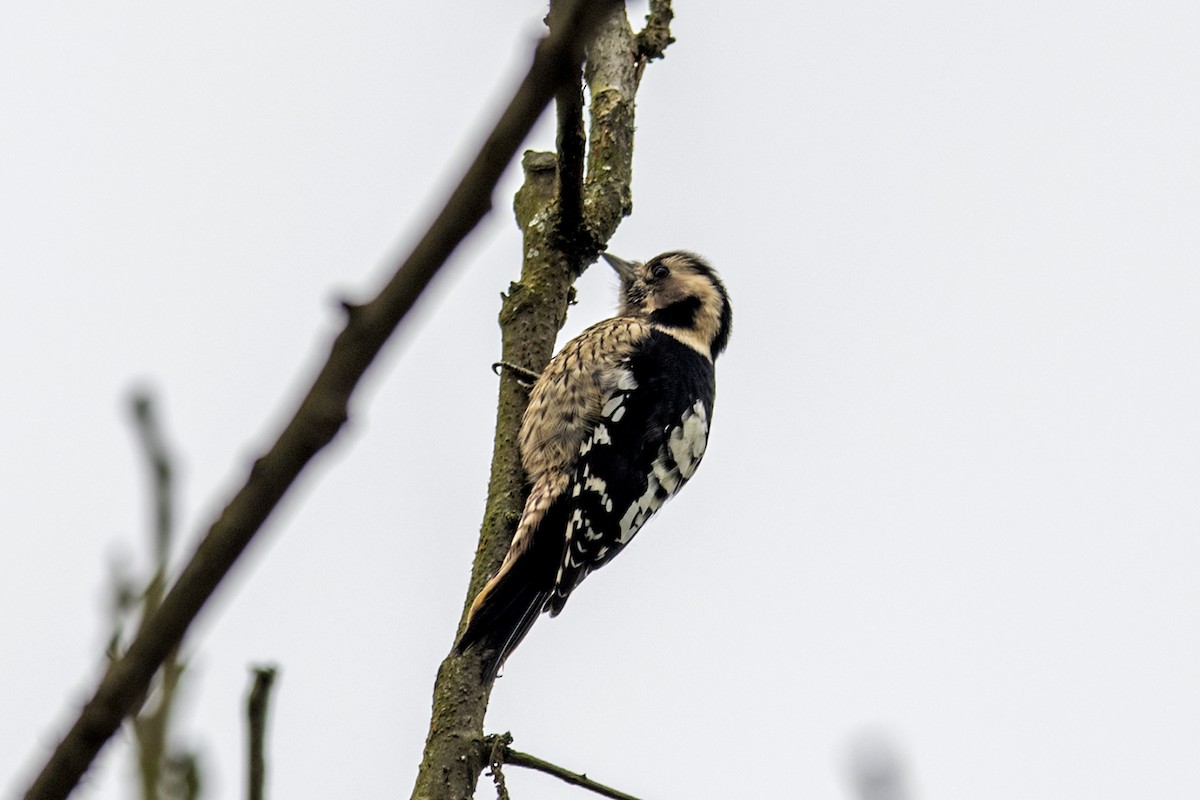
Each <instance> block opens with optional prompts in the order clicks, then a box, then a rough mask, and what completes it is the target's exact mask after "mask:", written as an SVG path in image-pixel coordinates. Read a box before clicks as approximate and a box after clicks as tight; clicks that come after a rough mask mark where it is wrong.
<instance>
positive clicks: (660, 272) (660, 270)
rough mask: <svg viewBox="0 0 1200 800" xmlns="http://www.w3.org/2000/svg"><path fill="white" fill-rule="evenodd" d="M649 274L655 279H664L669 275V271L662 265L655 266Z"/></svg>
mask: <svg viewBox="0 0 1200 800" xmlns="http://www.w3.org/2000/svg"><path fill="white" fill-rule="evenodd" d="M650 274H651V275H653V276H654V277H656V278H665V277H667V276H668V275H670V274H671V270H669V269H667V268H666V267H664V266H663V265H662V264H655V265H654V269H652V270H650Z"/></svg>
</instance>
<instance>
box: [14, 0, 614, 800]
mask: <svg viewBox="0 0 1200 800" xmlns="http://www.w3.org/2000/svg"><path fill="white" fill-rule="evenodd" d="M613 7H614V2H613V0H607V1H606V2H588V1H587V0H578V1H577V2H574V3H572V4H571V5H570V6H569V7H568V8H567V9H565V10H564V13H566V14H567V17H568V19H569V23H567V24H564V25H563V26H562V27H561V28H560V29H559V30H557V31H552V32H551V34H550V35H549V36H547V37H546V38H545V39H544V40H542V42H541V43H540V44H539V45H538V48H537V51H536V53H535V54H534V60H533V65H532V66H531V67H530V70H529V73H528V74H527V75H526V76H525V79H524V80H523V81H522V82H521V85H520V87H519V88H518V89H517V92H516V94H515V95H514V96H513V98H512V100H511V101H510V103H509V105H508V107H507V109H506V110H505V111H504V113H503V115H502V116H501V117H500V120H499V122H497V123H496V126H495V128H494V129H493V130H492V132H491V134H490V135H489V136H488V138H487V140H486V141H485V142H484V144H483V146H482V148H481V149H480V151H479V153H478V155H477V156H476V157H475V159H474V161H473V162H472V163H471V165H470V166H469V167H468V169H467V171H466V173H465V175H464V176H463V178H462V180H461V181H460V182H459V184H458V186H457V188H456V189H455V190H454V192H453V193H452V194H451V195H450V198H449V200H448V201H447V202H446V204H445V206H444V208H443V209H442V211H441V213H440V214H439V215H438V217H437V219H435V220H434V222H433V224H432V225H431V226H430V227H429V230H428V231H426V233H425V235H424V236H423V237H422V238H421V240H420V242H418V244H417V245H416V247H415V248H414V249H413V251H412V253H411V255H409V257H408V258H407V259H406V260H405V261H404V263H403V264H402V265H401V266H400V268H399V269H398V270H396V272H395V274H394V275H393V276H392V278H391V279H390V280H389V281H388V283H387V285H386V286H385V287H384V288H383V290H382V291H381V292H380V293H379V295H378V296H377V297H376V298H375V299H374V300H372V301H371V302H369V303H367V304H366V305H361V306H354V305H351V306H349V308H348V309H347V320H346V325H345V328H344V329H343V330H342V332H341V333H340V334H339V335H338V336H337V338H336V339H335V340H334V343H333V347H332V350H331V352H330V354H329V357H328V359H327V360H326V362H325V365H324V366H323V367H322V369H321V372H320V374H319V375H318V376H317V378H316V380H315V382H314V383H313V385H312V387H311V388H310V389H309V391H308V394H307V395H306V396H305V397H304V399H303V400H302V401H301V403H300V407H299V408H298V409H297V411H296V412H295V414H294V416H293V417H292V419H291V421H290V422H288V424H287V426H286V427H285V429H284V430H283V432H282V433H281V434H280V436H279V438H278V440H277V441H276V442H275V444H273V445H272V446H271V449H270V450H269V451H268V452H267V453H266V454H265V455H264V456H262V457H261V458H259V459H258V461H256V462H255V464H254V467H253V469H252V470H251V472H250V475H249V477H248V479H247V480H246V483H245V485H244V486H243V487H242V488H241V489H240V490H239V491H238V493H237V494H236V495H235V496H234V498H233V500H232V501H231V502H230V503H229V505H228V506H227V507H226V508H225V510H224V512H223V513H222V514H221V516H220V517H219V518H218V519H217V521H216V522H215V523H214V524H213V526H212V528H210V529H209V531H208V534H207V535H206V536H205V538H204V540H203V541H202V542H201V543H200V545H199V547H198V548H197V550H196V552H195V554H194V555H193V556H192V559H191V561H189V562H188V564H187V566H185V567H184V569H183V572H182V573H181V574H180V576H179V579H178V581H177V582H176V583H175V585H174V586H173V587H172V589H171V591H170V592H169V593H168V594H167V596H166V597H165V598H164V599H163V603H162V606H161V607H160V608H159V610H158V612H157V613H155V614H154V616H153V617H152V618H151V619H150V620H148V622H147V624H146V626H145V627H144V628H143V630H142V631H140V632H139V634H138V636H137V638H136V639H135V640H134V642H133V643H132V644H131V645H130V647H129V649H128V650H127V651H126V653H125V655H124V656H122V657H121V658H120V659H119V660H118V661H117V662H116V663H114V664H112V665H111V667H110V668H109V670H108V672H107V674H106V675H105V676H104V678H103V679H102V680H101V682H100V685H99V686H98V687H97V689H96V692H95V694H94V695H93V697H92V699H91V700H90V701H89V702H88V703H87V705H86V706H84V708H83V711H82V712H81V713H80V715H79V717H78V719H77V720H76V721H75V723H74V724H73V725H72V727H71V729H70V730H69V731H68V732H67V734H66V736H65V737H64V738H63V740H62V742H60V743H59V745H58V747H57V748H55V750H54V753H53V754H52V755H51V756H50V758H49V759H48V760H47V762H46V764H45V766H44V767H43V768H42V770H41V772H40V774H39V775H38V777H37V778H36V779H35V781H34V782H33V784H32V785H31V786H30V788H29V790H28V791H27V792H26V795H25V797H26V800H51V798H65V797H66V796H67V795H68V794H70V792H71V791H72V790H73V789H74V788H75V786H76V784H78V782H79V779H80V778H81V777H82V776H83V773H84V771H85V770H86V769H87V768H88V766H89V765H90V764H91V763H92V761H93V759H95V757H96V754H97V753H99V751H100V748H102V747H103V746H104V745H105V743H106V742H108V740H109V738H111V737H112V735H113V733H114V732H115V731H116V730H117V728H118V726H119V725H120V724H121V720H122V719H124V718H125V716H126V715H127V714H128V713H129V712H130V710H131V708H132V706H133V704H134V702H135V700H136V699H137V698H138V697H139V696H142V695H143V693H144V692H145V691H146V687H147V686H148V685H149V683H150V680H151V678H152V677H153V675H154V672H155V670H156V669H158V667H159V665H160V664H162V663H163V661H164V660H165V659H166V658H167V656H168V654H169V653H170V652H171V650H172V649H173V648H174V647H176V646H177V645H178V644H179V642H180V640H181V639H182V638H183V634H184V633H185V632H186V631H187V629H188V627H189V626H190V625H191V623H192V621H193V620H194V619H195V618H196V615H197V614H198V613H199V612H200V609H201V608H202V607H203V606H204V604H205V603H206V602H207V601H208V598H209V597H210V596H211V595H212V593H213V591H214V590H215V589H216V587H217V585H218V584H220V582H221V581H222V580H223V579H224V577H225V575H226V574H227V573H228V572H229V570H230V568H231V567H232V566H233V564H234V562H236V561H237V559H238V557H239V556H240V555H241V553H242V551H243V550H245V548H246V546H247V545H248V544H249V543H250V541H251V539H252V538H253V537H254V535H255V533H257V532H258V530H259V528H261V527H262V525H263V523H264V522H266V520H267V518H268V517H269V516H270V514H271V512H272V511H273V510H274V508H275V506H276V505H277V504H278V503H279V501H280V500H281V499H282V497H283V495H284V493H285V492H287V490H288V488H289V487H290V486H291V485H292V483H293V482H294V481H295V480H296V478H297V477H298V476H299V475H300V473H301V471H302V470H303V469H304V467H305V466H307V465H308V463H309V462H310V461H311V460H312V458H313V456H315V455H316V454H317V453H318V452H319V451H320V450H321V449H322V448H323V447H325V446H326V445H327V444H329V442H330V441H332V440H333V438H334V436H336V435H337V433H338V431H339V430H340V429H341V427H342V425H343V424H344V423H345V421H346V419H347V407H348V403H349V399H350V396H351V394H352V393H353V392H354V389H355V387H356V386H357V384H358V381H359V379H360V378H361V377H362V375H363V373H364V372H365V371H366V370H367V367H369V366H370V364H371V362H372V361H373V360H374V358H375V356H376V355H377V354H378V353H379V350H380V348H382V347H383V345H384V343H385V342H386V341H387V340H388V338H389V337H390V336H391V335H392V333H393V332H394V331H395V329H396V326H397V325H398V324H399V323H400V321H401V320H402V319H403V318H404V317H405V315H406V314H407V313H408V311H409V310H410V309H411V308H412V306H413V304H414V303H415V302H416V301H417V298H418V297H420V296H421V293H422V292H423V291H424V289H425V287H426V286H427V285H428V284H429V281H430V280H431V279H432V278H433V276H434V274H435V273H436V272H437V271H438V269H439V268H440V267H441V265H442V264H443V263H444V262H445V261H446V259H447V258H448V257H449V255H450V254H451V253H452V252H453V251H454V249H455V248H456V247H457V246H458V244H459V243H460V242H461V241H462V240H463V238H464V237H465V236H466V235H467V234H468V233H469V232H470V231H471V230H472V229H473V228H474V227H475V225H476V224H477V223H478V222H479V220H480V219H482V218H483V216H484V215H485V214H487V212H488V211H489V210H490V209H491V197H492V192H493V191H494V189H495V186H496V183H497V181H498V180H499V178H500V176H501V174H502V173H503V171H504V169H505V168H506V167H507V165H508V163H509V161H510V160H511V159H512V157H513V155H514V154H515V153H516V151H517V148H518V147H520V145H521V142H522V141H523V140H524V139H525V137H526V135H528V133H529V131H530V129H531V128H532V127H533V124H534V123H535V122H536V121H537V119H538V117H539V116H540V115H541V113H542V111H543V110H544V109H545V107H546V105H547V104H548V103H549V102H550V99H551V98H552V97H553V96H554V94H555V92H557V91H558V89H559V87H560V86H561V85H562V82H563V81H564V80H569V79H570V78H571V76H572V75H573V74H574V71H575V70H576V69H577V66H578V64H579V63H580V59H581V58H582V49H583V45H584V43H585V42H586V41H587V39H588V38H589V37H590V36H591V34H592V32H593V31H594V30H595V29H596V26H597V25H598V23H599V21H600V20H601V19H602V18H603V17H604V16H605V15H607V14H608V13H609V12H610V11H611V10H612V8H613Z"/></svg>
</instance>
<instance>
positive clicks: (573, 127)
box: [412, 2, 637, 800]
mask: <svg viewBox="0 0 1200 800" xmlns="http://www.w3.org/2000/svg"><path fill="white" fill-rule="evenodd" d="M559 13H560V11H559V9H558V3H557V2H556V3H555V8H554V10H553V11H552V13H551V15H550V18H549V22H550V25H551V35H552V36H553V35H554V29H555V26H556V25H557V24H558V21H559V19H560V18H559V16H558V14H559ZM636 63H637V42H636V41H635V40H634V37H633V32H632V31H631V29H630V27H629V22H628V19H627V18H626V15H625V13H624V10H623V5H622V6H619V7H617V8H616V9H615V10H612V11H611V12H609V13H607V14H606V15H605V18H604V20H603V21H602V22H601V23H600V26H599V31H598V32H597V35H596V38H595V39H594V40H592V43H591V45H590V46H589V47H588V60H587V63H586V66H585V69H584V73H585V76H586V77H587V81H588V86H589V88H590V91H591V96H592V102H591V107H590V111H591V139H590V149H589V150H588V158H587V165H586V171H585V172H578V171H576V170H580V169H581V168H582V167H583V161H582V146H583V142H582V141H581V140H580V136H579V125H580V123H579V122H578V121H577V118H576V115H577V114H578V111H577V110H576V109H577V105H576V104H577V103H578V102H580V101H581V98H580V97H579V95H578V93H577V92H573V91H572V89H571V86H570V85H569V84H567V83H564V86H566V87H567V88H566V90H565V91H563V92H561V93H560V94H559V109H560V111H561V112H562V113H564V114H565V115H566V118H565V119H560V120H559V127H558V131H559V133H558V144H559V151H558V153H557V154H551V153H533V152H529V153H526V154H525V159H524V160H523V162H522V164H523V167H524V170H525V182H524V184H523V185H522V187H521V189H520V190H519V191H518V192H517V195H516V197H515V199H514V203H513V210H514V212H515V214H516V218H517V224H518V225H519V226H520V227H521V230H522V232H523V253H522V266H521V277H520V280H519V281H517V282H514V283H512V284H511V285H510V286H509V290H508V292H507V294H505V295H504V298H503V299H504V302H503V305H502V307H501V310H500V335H501V347H502V351H501V361H503V362H504V363H507V364H513V365H517V366H519V367H521V368H523V369H527V370H531V371H533V372H538V373H540V372H541V370H542V369H543V368H544V367H545V365H546V363H547V362H548V361H549V360H550V356H551V354H552V353H553V349H554V340H555V337H556V335H557V333H558V331H559V329H560V328H561V327H562V325H563V322H564V321H565V320H566V312H567V305H568V301H569V298H570V297H571V292H572V291H573V288H572V283H573V281H574V279H575V278H576V277H577V276H578V275H579V274H580V273H581V272H582V271H583V269H584V268H585V267H586V266H587V265H588V264H589V263H590V262H591V261H593V260H594V259H595V258H596V255H597V253H598V251H599V249H600V248H601V247H602V246H603V244H604V243H605V242H607V241H608V239H609V237H611V236H612V234H613V233H614V232H615V231H616V229H617V225H618V224H619V223H620V221H621V220H622V219H623V218H624V217H625V216H627V215H628V214H629V212H630V210H631V209H632V202H631V199H630V198H631V196H632V195H631V189H630V181H631V179H632V163H633V122H634V117H633V99H634V95H635V94H636V91H637V75H636V73H635V64H636ZM580 177H582V178H583V188H582V190H580V188H579V186H578V184H576V183H575V182H577V181H579V180H580ZM568 181H570V185H569V184H568ZM580 191H581V196H582V197H583V201H582V217H581V219H580V220H579V222H578V224H576V222H575V220H574V219H573V217H572V216H571V215H572V214H573V213H574V211H573V210H572V209H573V206H572V203H573V202H574V200H572V199H570V198H572V197H574V196H575V193H576V192H580ZM572 228H573V229H572ZM527 400H528V394H527V391H526V390H525V389H524V388H523V387H521V386H520V385H519V383H518V381H517V379H516V377H515V376H514V374H513V372H512V371H511V370H506V371H504V373H503V376H502V378H501V381H500V390H499V408H498V410H497V415H496V434H495V440H494V447H493V453H492V471H491V477H490V479H489V482H488V498H487V505H486V508H485V511H484V519H483V524H482V526H481V530H480V537H479V546H478V549H477V550H476V553H475V561H474V564H473V566H472V570H471V580H470V583H469V585H468V589H467V595H466V598H465V600H464V604H463V610H462V615H461V617H460V619H459V626H458V633H459V635H461V633H462V630H463V627H464V626H465V624H466V618H467V610H468V609H469V608H470V604H471V601H472V599H473V598H474V597H475V595H476V594H477V593H478V592H479V590H480V589H481V588H482V587H483V584H484V583H485V582H486V581H487V579H488V578H489V576H491V575H492V574H494V573H495V571H496V569H497V568H498V567H499V565H500V563H501V561H502V560H503V558H504V554H505V553H506V552H507V551H508V547H509V545H510V543H511V542H512V536H513V532H514V530H515V529H516V525H517V522H518V520H519V519H520V516H521V509H522V507H523V505H524V502H525V495H526V492H527V486H526V484H525V474H524V471H523V469H522V467H521V461H520V454H519V452H518V448H517V435H518V431H519V430H520V424H521V416H522V414H523V413H524V411H525V406H526V403H527ZM479 656H480V653H479V652H476V651H468V652H466V653H463V654H462V655H460V656H457V657H455V656H449V657H447V658H446V659H445V660H444V661H443V662H442V664H441V667H440V668H439V670H438V676H437V680H436V682H435V684H434V690H433V713H432V716H431V719H430V726H429V735H428V737H427V738H426V742H425V754H424V757H423V759H422V761H421V768H420V771H419V773H418V775H417V782H416V786H415V787H414V789H413V794H412V797H413V800H450V799H451V798H463V797H470V796H472V795H473V793H474V789H475V784H476V782H477V781H478V779H479V775H480V773H481V772H482V771H483V768H484V767H485V766H486V764H487V758H488V754H487V752H486V751H484V750H481V749H480V743H481V742H482V741H483V718H484V714H485V713H486V711H487V704H488V699H489V696H490V694H491V689H492V687H491V685H490V684H485V683H484V682H483V681H482V678H481V670H480V660H479Z"/></svg>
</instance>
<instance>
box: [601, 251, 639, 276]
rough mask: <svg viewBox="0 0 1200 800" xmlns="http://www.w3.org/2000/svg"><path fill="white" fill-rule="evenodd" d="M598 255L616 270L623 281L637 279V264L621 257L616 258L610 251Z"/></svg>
mask: <svg viewBox="0 0 1200 800" xmlns="http://www.w3.org/2000/svg"><path fill="white" fill-rule="evenodd" d="M600 256H601V257H602V258H603V259H604V260H605V261H607V262H608V265H609V266H610V267H612V268H613V269H615V270H616V271H617V274H618V275H620V276H621V280H623V281H633V280H636V279H637V268H638V265H637V264H635V263H633V262H630V261H626V260H625V259H623V258H617V257H616V256H614V255H612V254H610V253H601V254H600Z"/></svg>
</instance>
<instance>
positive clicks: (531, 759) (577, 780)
mask: <svg viewBox="0 0 1200 800" xmlns="http://www.w3.org/2000/svg"><path fill="white" fill-rule="evenodd" d="M500 759H501V760H502V761H503V763H505V764H512V765H513V766H514V767H526V768H528V769H535V770H537V771H538V772H544V773H546V774H547V775H553V776H554V777H556V778H558V779H559V780H560V781H563V782H564V783H569V784H571V785H572V786H579V787H582V788H584V789H587V790H588V791H590V792H595V793H596V794H598V795H600V796H601V797H608V798H611V800H638V798H636V797H634V796H633V795H631V794H626V793H625V792H622V791H621V790H619V789H614V788H612V787H611V786H605V785H604V784H603V783H598V782H597V781H594V780H592V779H591V778H589V777H588V776H587V775H585V774H583V773H582V772H571V771H570V770H569V769H564V768H562V767H560V766H558V765H557V764H551V763H550V762H549V761H543V760H541V759H540V758H537V757H536V756H531V755H529V754H528V753H522V752H519V751H517V750H513V749H512V748H511V747H507V746H506V747H504V749H503V751H502V752H501V753H500Z"/></svg>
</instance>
